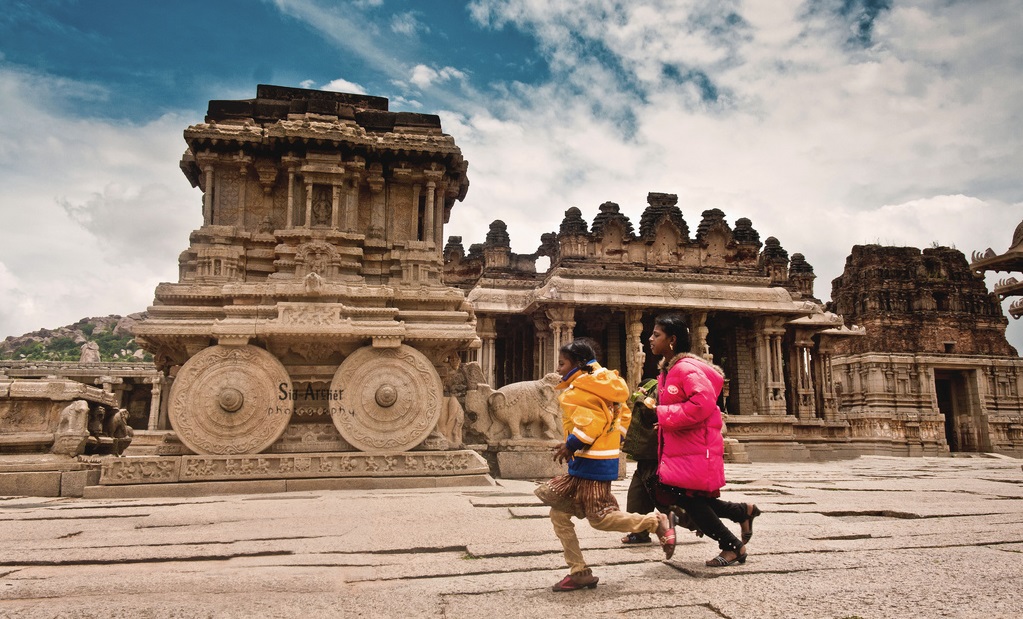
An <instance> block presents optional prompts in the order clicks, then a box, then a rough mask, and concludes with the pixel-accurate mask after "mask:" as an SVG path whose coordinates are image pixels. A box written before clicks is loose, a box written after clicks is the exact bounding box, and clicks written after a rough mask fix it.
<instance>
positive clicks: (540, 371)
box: [533, 315, 558, 378]
mask: <svg viewBox="0 0 1023 619" xmlns="http://www.w3.org/2000/svg"><path fill="white" fill-rule="evenodd" d="M533 327H534V330H535V333H536V355H535V356H536V365H535V371H534V373H535V375H536V378H543V376H544V374H547V373H549V372H554V371H556V369H557V365H558V362H557V355H555V354H553V343H554V337H553V335H554V334H553V333H551V321H550V320H548V318H547V316H544V315H536V316H533Z"/></svg>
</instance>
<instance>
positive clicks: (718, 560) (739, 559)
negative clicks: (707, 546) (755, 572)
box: [704, 552, 747, 567]
mask: <svg viewBox="0 0 1023 619" xmlns="http://www.w3.org/2000/svg"><path fill="white" fill-rule="evenodd" d="M746 557H747V553H745V552H744V553H742V554H739V553H736V554H735V558H734V559H732V560H728V559H726V558H725V557H724V555H718V556H716V557H714V558H713V559H709V560H708V561H707V562H706V563H704V565H706V566H707V567H728V566H730V565H735V564H737V563H746Z"/></svg>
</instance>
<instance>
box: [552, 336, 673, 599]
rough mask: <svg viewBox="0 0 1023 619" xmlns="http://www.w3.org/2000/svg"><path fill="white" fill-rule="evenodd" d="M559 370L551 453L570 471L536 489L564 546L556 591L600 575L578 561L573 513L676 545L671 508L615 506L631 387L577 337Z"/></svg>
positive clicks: (668, 547)
mask: <svg viewBox="0 0 1023 619" xmlns="http://www.w3.org/2000/svg"><path fill="white" fill-rule="evenodd" d="M559 353H560V354H559V359H558V372H560V373H561V375H562V383H561V384H560V385H558V387H559V388H560V389H562V390H563V391H562V392H561V394H560V395H559V396H558V399H559V401H560V403H561V419H562V423H563V425H564V429H565V442H564V443H562V444H561V445H559V446H558V447H557V448H556V449H555V452H554V460H555V461H556V462H565V461H568V474H567V475H562V476H560V477H555V478H554V479H552V480H550V481H548V482H547V483H546V484H544V485H542V486H540V487H539V488H538V489H537V496H539V497H540V499H541V500H543V501H544V503H546V504H548V505H550V506H551V522H552V523H553V525H554V533H555V534H556V535H557V536H558V539H559V540H561V546H562V548H564V550H565V562H566V563H568V567H569V571H570V573H569V575H568V576H565V577H564V578H563V579H562V580H561V581H560V582H558V583H557V584H556V585H554V587H553V588H554V590H555V591H575V590H577V589H582V588H593V587H596V586H597V581H598V580H599V578H597V577H596V576H594V575H593V573H592V570H591V569H590V568H589V567H587V566H586V561H585V560H583V555H582V550H581V549H580V548H579V539H578V538H577V537H576V535H575V525H574V524H573V523H572V517H573V516H575V517H576V518H586V520H588V521H589V523H590V526H592V527H593V528H594V529H598V530H600V531H621V532H624V533H639V532H641V531H646V532H648V533H655V534H657V537H658V539H660V540H661V546H662V548H663V549H664V554H665V557H667V558H670V557H671V554H672V552H674V550H675V523H674V521H673V516H674V515H673V514H672V515H671V516H666V515H665V514H660V513H653V514H648V515H642V514H632V513H628V512H623V511H620V510H619V507H618V501H617V500H616V499H615V497H614V496H613V495H612V494H611V481H612V480H615V479H617V478H618V456H619V452H620V448H621V442H622V437H623V436H625V434H626V432H627V431H628V428H629V422H630V421H631V418H632V417H631V415H632V413H631V412H630V411H629V408H628V406H626V405H625V401H626V400H627V399H628V398H629V389H628V386H627V385H626V384H625V381H624V380H622V378H621V377H620V376H618V372H617V371H615V370H609V369H607V368H603V367H600V364H598V363H597V361H596V359H595V356H596V355H595V353H594V351H593V347H592V346H591V345H590V344H589V343H588V342H587V341H586V340H574V341H572V342H571V343H569V344H566V345H565V346H563V347H562V348H561V350H560V351H559Z"/></svg>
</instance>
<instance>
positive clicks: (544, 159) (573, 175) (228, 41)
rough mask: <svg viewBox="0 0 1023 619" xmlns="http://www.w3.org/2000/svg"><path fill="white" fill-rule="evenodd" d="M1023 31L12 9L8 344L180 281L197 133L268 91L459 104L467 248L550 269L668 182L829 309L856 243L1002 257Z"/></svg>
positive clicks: (570, 15) (846, 1)
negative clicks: (188, 169) (573, 231)
mask: <svg viewBox="0 0 1023 619" xmlns="http://www.w3.org/2000/svg"><path fill="white" fill-rule="evenodd" d="M1021 32H1023V10H1021V9H1020V4H1019V3H1018V1H1016V0H986V1H984V2H974V1H969V0H961V1H956V0H910V1H901V0H793V1H789V0H760V1H757V2H752V1H750V2H740V1H737V0H671V1H669V0H661V1H653V0H651V1H642V2H626V1H619V0H549V1H538V0H474V1H472V2H453V1H436V2H411V1H401V0H354V1H346V2H341V1H326V0H275V1H259V0H249V1H242V0H216V1H210V0H205V1H202V2H199V1H192V0H179V1H175V2H137V1H130V0H92V1H88V2H86V1H71V0H33V1H31V2H21V1H18V0H0V112H2V113H0V214H2V216H3V221H4V226H3V227H2V228H0V295H2V297H3V298H4V299H5V301H6V302H5V303H3V304H2V305H3V306H2V307H0V337H3V336H6V335H18V334H21V333H23V332H26V331H30V330H34V329H37V328H40V327H56V326H60V325H63V324H69V323H72V322H74V321H75V320H77V319H78V318H81V317H83V316H88V315H100V314H107V313H118V314H125V313H130V312H134V311H141V310H143V309H145V307H146V306H147V305H148V304H149V303H150V302H151V301H152V298H153V291H154V288H155V286H156V284H157V283H158V282H160V281H176V279H177V255H178V253H180V251H181V250H183V249H184V248H185V247H186V246H187V242H188V241H187V239H188V233H189V231H191V230H192V229H194V228H197V227H198V225H199V223H200V209H199V204H200V196H199V193H198V190H195V189H192V188H191V187H190V186H189V185H188V182H187V180H186V179H185V178H184V176H183V175H181V173H180V171H179V170H178V166H177V163H178V160H179V159H180V156H181V154H182V152H183V151H184V147H185V145H184V141H183V140H182V137H181V134H182V131H183V130H184V128H185V127H187V126H188V125H190V124H194V123H197V122H201V121H202V119H203V115H204V114H205V110H206V105H207V102H208V101H209V100H210V99H247V98H251V97H253V96H254V95H255V89H256V85H257V84H260V83H270V84H279V85H284V86H302V87H307V88H321V89H327V90H342V91H348V92H364V93H367V94H372V95H379V96H385V97H387V98H388V99H390V104H391V109H393V110H408V111H420V112H429V113H437V114H440V116H441V119H442V122H443V126H444V129H445V131H446V132H448V133H450V134H452V135H453V136H454V137H455V139H456V142H457V143H458V144H459V145H460V146H461V148H462V150H463V153H464V154H465V156H466V158H467V159H468V160H469V178H470V181H471V187H470V190H469V194H468V196H467V198H466V200H465V202H464V203H461V204H458V205H457V206H456V208H455V209H454V211H453V213H452V218H451V221H450V223H449V224H448V225H447V227H446V234H448V235H453V234H454V235H462V236H463V239H464V244H466V245H468V244H469V243H473V242H479V241H482V240H483V238H484V236H485V234H486V230H487V226H488V224H489V223H490V222H491V221H492V220H494V219H498V218H500V219H503V220H504V221H506V222H507V224H508V230H509V233H510V234H511V238H512V246H513V250H514V251H517V252H520V253H529V252H532V251H533V250H534V249H536V247H537V245H539V238H540V234H541V233H543V232H547V231H552V230H556V229H557V227H558V224H559V223H560V221H561V219H562V216H563V213H564V211H565V210H566V209H568V208H569V207H572V206H577V207H579V208H580V209H582V211H583V215H584V217H586V218H587V219H588V220H591V221H592V219H593V217H594V216H595V215H596V214H597V207H598V205H599V204H600V203H602V202H604V201H607V200H611V201H614V202H618V203H619V204H620V205H621V206H622V210H623V212H625V214H626V215H628V216H630V217H631V218H632V219H633V221H634V222H638V219H639V215H640V214H641V212H642V210H643V207H644V204H645V197H646V194H647V192H650V191H658V192H667V193H676V194H678V195H679V204H680V207H681V208H682V210H683V213H684V215H685V217H686V220H687V221H688V222H689V224H690V225H691V226H695V224H697V223H698V222H699V220H700V214H701V213H702V211H704V210H706V209H710V208H720V209H721V210H723V211H724V212H725V214H726V219H727V221H729V223H734V222H735V220H736V219H738V218H740V217H748V218H750V219H751V220H752V221H753V226H754V227H755V228H756V229H757V230H758V231H759V232H760V234H761V238H766V237H768V236H775V237H777V238H778V239H779V240H780V241H781V243H782V245H783V246H784V247H785V248H786V249H787V250H788V251H789V252H790V254H791V253H795V252H800V253H803V254H804V255H805V256H806V258H807V260H808V261H809V262H810V264H812V265H813V266H814V268H815V271H816V274H817V281H816V288H815V291H816V294H817V296H818V297H820V298H822V299H825V300H827V299H829V298H830V294H831V280H832V279H833V278H835V277H837V276H838V275H839V274H841V271H842V268H843V264H844V261H845V258H846V256H847V255H848V254H849V252H850V249H851V247H852V245H854V244H862V243H882V244H890V245H909V246H915V247H920V248H923V247H928V246H931V245H932V244H935V243H937V244H942V245H950V246H954V247H956V248H958V249H960V250H962V251H963V252H964V253H966V254H967V257H969V255H970V254H971V253H972V252H973V251H974V250H981V251H983V250H984V249H986V248H988V247H992V248H993V249H995V250H996V251H998V252H1001V251H1004V250H1005V249H1007V247H1008V244H1009V241H1010V240H1011V236H1012V231H1013V229H1014V228H1015V227H1016V225H1017V224H1019V223H1020V221H1021V220H1023V208H1021V206H1023V177H1021V175H1020V173H1019V171H1020V170H1021V169H1023V165H1021V164H1023V153H1021V149H1020V144H1021V142H1023V117H1021V114H1020V110H1021V109H1023V105H1021V104H1020V101H1023V79H1021V78H1023V75H1021V73H1023V43H1021V39H1023V37H1021V36H1020V33H1021ZM1004 276H1005V274H1001V275H992V276H989V278H988V279H989V281H990V282H993V281H995V280H997V279H998V278H999V277H1004ZM1020 322H1021V321H1011V322H1010V329H1009V336H1010V341H1011V342H1012V343H1013V345H1015V346H1016V347H1017V349H1020V350H1023V326H1021V324H1020Z"/></svg>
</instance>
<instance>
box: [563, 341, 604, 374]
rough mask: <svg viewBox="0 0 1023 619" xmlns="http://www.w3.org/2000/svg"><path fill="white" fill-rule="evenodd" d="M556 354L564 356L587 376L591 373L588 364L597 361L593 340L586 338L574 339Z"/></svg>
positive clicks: (591, 369)
mask: <svg viewBox="0 0 1023 619" xmlns="http://www.w3.org/2000/svg"><path fill="white" fill-rule="evenodd" d="M558 352H560V353H561V354H563V355H565V358H566V359H568V360H569V361H571V362H572V365H573V366H575V367H576V369H579V370H582V371H584V372H586V373H587V374H589V373H590V372H592V371H593V368H591V367H590V362H591V361H595V360H596V359H597V351H596V349H595V348H594V342H593V340H591V339H589V338H586V337H581V338H577V339H574V340H572V341H571V342H569V343H568V344H565V345H564V346H562V347H561V349H560V350H558Z"/></svg>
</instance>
